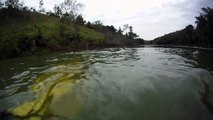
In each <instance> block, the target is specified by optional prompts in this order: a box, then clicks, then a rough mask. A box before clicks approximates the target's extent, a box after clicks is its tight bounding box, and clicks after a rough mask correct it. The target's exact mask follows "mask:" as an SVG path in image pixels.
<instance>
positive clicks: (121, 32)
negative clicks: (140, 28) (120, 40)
mask: <svg viewBox="0 0 213 120" xmlns="http://www.w3.org/2000/svg"><path fill="white" fill-rule="evenodd" d="M118 33H119V34H121V35H122V34H123V30H121V27H119V29H118Z"/></svg>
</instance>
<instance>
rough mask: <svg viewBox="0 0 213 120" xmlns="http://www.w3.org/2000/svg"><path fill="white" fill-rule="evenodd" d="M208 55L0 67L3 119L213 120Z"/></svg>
mask: <svg viewBox="0 0 213 120" xmlns="http://www.w3.org/2000/svg"><path fill="white" fill-rule="evenodd" d="M212 61H213V51H210V50H199V49H189V48H188V49H186V48H184V49H183V48H157V47H156V48H154V47H153V48H146V47H145V48H108V49H103V50H92V51H84V52H75V53H63V54H51V55H45V56H31V57H26V58H18V59H11V60H3V61H0V112H1V113H0V119H17V120H19V119H25V120H213V92H212V91H213V76H212V73H213V72H212V71H213V63H212Z"/></svg>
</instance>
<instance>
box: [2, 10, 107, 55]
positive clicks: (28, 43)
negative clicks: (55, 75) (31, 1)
mask: <svg viewBox="0 0 213 120" xmlns="http://www.w3.org/2000/svg"><path fill="white" fill-rule="evenodd" d="M0 16H1V19H0V59H2V58H8V57H15V56H20V55H25V54H32V53H34V52H37V51H41V50H43V51H44V50H45V51H50V50H56V51H58V50H75V49H85V48H88V47H94V46H100V45H103V44H104V43H105V37H104V35H103V34H102V33H100V32H97V31H95V30H93V29H89V28H86V27H84V26H79V27H78V28H79V32H78V33H79V35H78V39H76V34H75V29H74V25H73V23H72V22H70V21H66V22H61V21H60V19H59V18H57V17H51V16H47V15H42V14H39V13H35V12H29V11H21V10H8V9H1V10H0Z"/></svg>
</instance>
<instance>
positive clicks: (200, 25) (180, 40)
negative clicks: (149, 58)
mask: <svg viewBox="0 0 213 120" xmlns="http://www.w3.org/2000/svg"><path fill="white" fill-rule="evenodd" d="M202 11H203V12H202V13H200V15H199V16H198V17H196V27H193V26H192V25H188V26H186V27H185V28H184V29H182V30H179V31H176V32H172V33H169V34H166V35H164V36H161V37H158V38H156V39H154V40H153V41H151V44H154V45H186V46H202V47H213V8H209V7H207V8H202Z"/></svg>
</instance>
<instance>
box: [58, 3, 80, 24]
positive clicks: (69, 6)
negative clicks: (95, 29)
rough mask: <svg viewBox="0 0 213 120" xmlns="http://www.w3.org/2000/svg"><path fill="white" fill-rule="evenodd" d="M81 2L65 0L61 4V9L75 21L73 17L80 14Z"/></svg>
mask: <svg viewBox="0 0 213 120" xmlns="http://www.w3.org/2000/svg"><path fill="white" fill-rule="evenodd" d="M82 8H83V4H82V3H78V2H77V1H76V0H65V1H64V2H63V3H62V4H61V9H62V12H63V13H64V14H68V15H69V16H68V17H69V20H71V21H75V19H76V18H77V17H78V16H79V15H81V9H82Z"/></svg>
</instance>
